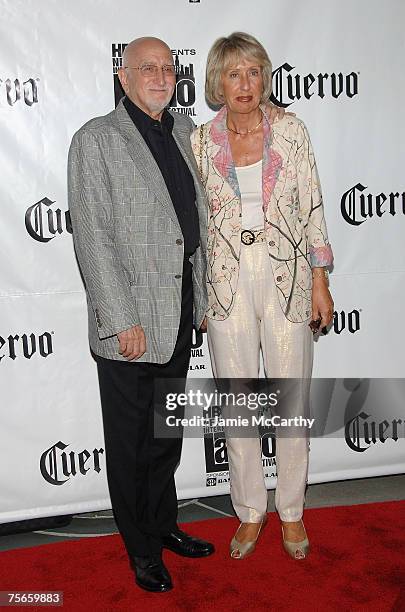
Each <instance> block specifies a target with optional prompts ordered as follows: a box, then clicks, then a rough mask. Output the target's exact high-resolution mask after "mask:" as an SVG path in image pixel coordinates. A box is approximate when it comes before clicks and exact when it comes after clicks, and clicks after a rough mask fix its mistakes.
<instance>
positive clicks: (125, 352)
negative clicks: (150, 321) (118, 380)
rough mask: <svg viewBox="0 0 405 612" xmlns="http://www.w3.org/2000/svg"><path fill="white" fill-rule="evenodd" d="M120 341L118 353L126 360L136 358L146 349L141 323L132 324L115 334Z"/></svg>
mask: <svg viewBox="0 0 405 612" xmlns="http://www.w3.org/2000/svg"><path fill="white" fill-rule="evenodd" d="M117 338H118V341H119V343H120V350H119V353H120V355H122V356H123V357H125V358H126V359H128V361H132V360H133V359H138V358H139V357H141V356H142V355H143V354H144V352H145V351H146V338H145V332H144V331H143V329H142V327H141V325H134V326H133V327H131V328H130V329H126V330H125V331H122V332H120V333H119V334H117Z"/></svg>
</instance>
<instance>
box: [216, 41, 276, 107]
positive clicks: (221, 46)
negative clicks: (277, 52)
mask: <svg viewBox="0 0 405 612" xmlns="http://www.w3.org/2000/svg"><path fill="white" fill-rule="evenodd" d="M245 58H248V59H254V60H255V61H257V63H258V64H259V66H261V69H262V77H263V93H262V98H261V102H266V101H267V100H268V99H269V97H270V95H271V79H272V66H271V61H270V58H269V56H268V55H267V51H266V49H265V48H264V47H263V45H261V44H260V43H259V41H258V40H256V38H254V36H251V35H250V34H246V33H245V32H234V33H233V34H231V35H230V36H226V37H225V36H224V37H223V38H218V40H216V41H215V42H214V44H213V45H212V47H211V49H210V52H209V53H208V58H207V70H206V73H205V97H206V99H207V101H208V102H209V103H210V104H212V105H213V106H218V105H222V104H224V97H223V93H222V84H221V77H222V74H223V72H224V71H225V70H226V69H227V68H228V67H229V66H230V65H232V64H234V63H235V62H237V61H238V60H240V59H245Z"/></svg>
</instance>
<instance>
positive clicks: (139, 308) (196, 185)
mask: <svg viewBox="0 0 405 612" xmlns="http://www.w3.org/2000/svg"><path fill="white" fill-rule="evenodd" d="M119 79H120V81H121V84H122V87H123V89H124V91H125V94H126V96H125V98H124V99H123V100H121V101H120V103H119V104H118V106H117V108H116V110H114V111H112V112H111V113H109V114H108V115H106V116H104V117H97V118H95V119H92V120H91V121H89V122H88V123H86V124H85V125H84V126H83V127H82V128H80V130H79V131H78V132H77V133H76V134H75V135H74V137H73V140H72V144H71V147H70V152H69V171H68V182H69V207H70V212H71V218H72V225H73V238H74V244H75V249H76V253H77V258H78V262H79V265H80V268H81V271H82V275H83V278H84V283H85V287H86V293H87V302H88V315H89V341H90V347H91V349H92V352H93V355H94V356H95V359H96V361H97V369H98V377H99V386H100V396H101V405H102V414H103V423H104V437H105V444H106V461H107V477H108V485H109V491H110V497H111V503H112V508H113V512H114V516H115V519H116V522H117V525H118V529H119V531H120V533H121V536H122V538H123V540H124V543H125V547H126V549H127V552H128V555H129V558H130V563H131V565H132V568H133V569H134V572H135V577H136V582H137V584H138V585H139V586H140V587H141V588H143V589H146V590H148V591H154V592H162V591H168V590H170V589H171V588H172V581H171V578H170V574H169V572H168V570H167V568H166V567H165V565H164V564H163V561H162V556H161V552H162V548H167V549H169V550H171V551H173V552H175V553H177V554H179V555H182V556H185V557H204V556H208V555H210V554H211V553H212V552H213V551H214V547H213V545H212V544H210V543H208V542H204V541H202V540H199V539H196V538H193V537H191V536H189V535H187V534H186V533H184V532H183V531H181V530H180V529H179V528H178V526H177V497H176V489H175V481H174V472H175V469H176V467H177V465H178V463H179V460H180V454H181V438H159V437H156V436H155V435H154V418H153V417H154V406H155V404H156V401H157V400H156V385H155V383H156V381H158V380H162V379H163V380H167V379H171V378H175V379H182V380H184V381H185V379H186V376H187V371H188V366H189V359H190V348H191V335H192V326H193V323H194V325H195V327H196V328H197V329H199V328H200V327H201V325H202V323H203V320H204V317H205V312H206V308H207V294H206V287H205V271H206V253H205V249H206V246H205V245H206V232H207V227H206V222H207V204H206V200H205V193H204V190H203V188H202V185H201V183H200V181H199V176H198V169H197V166H196V163H195V161H194V156H193V152H192V149H191V144H190V134H191V132H192V130H193V127H194V126H193V122H192V121H191V119H190V118H188V117H185V116H182V115H180V114H176V113H171V112H169V111H167V110H165V107H166V106H167V105H168V103H169V101H170V99H171V97H172V95H173V92H174V87H175V82H176V75H175V69H174V65H173V57H172V54H171V51H170V49H169V47H168V46H167V45H166V44H165V43H164V42H163V41H161V40H159V39H156V38H139V39H137V40H134V41H132V42H131V43H130V44H129V45H128V46H127V47H126V49H125V52H124V56H123V67H122V68H121V69H120V70H119Z"/></svg>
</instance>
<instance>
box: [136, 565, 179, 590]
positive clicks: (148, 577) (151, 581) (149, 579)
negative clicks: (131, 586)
mask: <svg viewBox="0 0 405 612" xmlns="http://www.w3.org/2000/svg"><path fill="white" fill-rule="evenodd" d="M130 563H131V567H132V569H133V570H134V572H135V582H136V584H137V585H138V586H140V587H141V589H145V591H152V592H153V593H164V592H165V591H170V590H171V589H172V588H173V583H172V579H171V578H170V574H169V572H168V571H167V568H166V567H165V565H164V563H163V561H162V559H161V558H160V557H130Z"/></svg>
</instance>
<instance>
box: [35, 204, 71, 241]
mask: <svg viewBox="0 0 405 612" xmlns="http://www.w3.org/2000/svg"><path fill="white" fill-rule="evenodd" d="M53 204H55V201H54V200H50V199H49V198H46V197H45V198H42V200H39V201H38V202H36V203H35V204H33V205H32V206H30V207H29V208H28V209H27V212H26V213H25V227H26V230H27V232H28V233H29V235H30V236H31V238H34V240H37V241H38V242H44V243H46V242H49V241H50V240H53V238H55V236H56V235H57V234H62V233H63V232H65V231H66V232H68V233H69V234H71V233H72V224H71V221H70V214H69V211H65V212H63V211H61V209H60V208H56V209H53V208H52V205H53Z"/></svg>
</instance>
